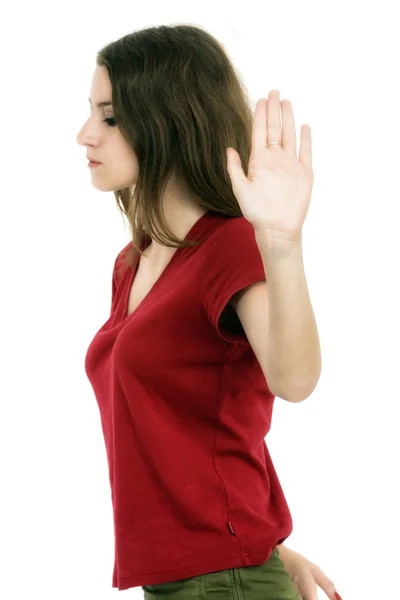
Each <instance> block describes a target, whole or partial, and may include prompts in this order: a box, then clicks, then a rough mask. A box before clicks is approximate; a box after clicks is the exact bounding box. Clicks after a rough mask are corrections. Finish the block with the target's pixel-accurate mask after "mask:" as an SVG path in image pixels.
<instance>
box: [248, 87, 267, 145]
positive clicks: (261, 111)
mask: <svg viewBox="0 0 400 600" xmlns="http://www.w3.org/2000/svg"><path fill="white" fill-rule="evenodd" d="M267 106H268V100H266V98H260V100H258V102H257V104H256V108H255V110H254V116H253V132H252V140H251V144H252V149H254V150H264V149H265V146H266V145H267Z"/></svg>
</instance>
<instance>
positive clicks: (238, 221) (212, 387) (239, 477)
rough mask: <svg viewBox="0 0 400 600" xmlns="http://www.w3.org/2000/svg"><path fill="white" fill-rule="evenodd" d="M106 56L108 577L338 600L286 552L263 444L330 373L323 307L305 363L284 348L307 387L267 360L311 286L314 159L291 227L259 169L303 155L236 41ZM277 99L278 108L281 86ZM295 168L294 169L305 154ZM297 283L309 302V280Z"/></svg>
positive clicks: (98, 120)
mask: <svg viewBox="0 0 400 600" xmlns="http://www.w3.org/2000/svg"><path fill="white" fill-rule="evenodd" d="M96 62H97V65H96V69H95V72H94V74H93V80H92V88H91V98H90V99H89V102H90V108H91V114H90V117H89V119H88V121H87V122H86V123H85V125H84V127H83V128H82V129H81V131H80V132H79V134H78V137H77V142H78V143H79V144H81V145H84V146H85V147H86V148H87V157H88V158H89V160H90V161H91V162H90V163H89V167H90V169H91V177H92V184H93V186H94V187H95V188H96V189H98V190H100V191H113V192H114V195H115V198H116V201H117V206H118V207H119V208H120V210H121V212H122V214H124V215H125V216H126V218H127V220H128V222H129V225H130V232H131V241H130V242H129V244H128V245H127V246H126V247H125V248H123V249H122V250H121V252H119V254H118V256H117V257H116V260H115V264H114V270H113V275H112V303H111V311H110V317H109V319H108V321H106V323H105V324H104V325H103V326H102V327H101V329H100V330H99V331H98V332H97V333H96V335H95V337H94V338H93V340H92V342H91V344H90V346H89V348H88V351H87V355H86V360H85V368H86V372H87V375H88V378H89V380H90V382H91V384H92V386H93V390H94V393H95V396H96V399H97V402H98V405H99V410H100V415H101V423H102V429H103V434H104V439H105V444H106V449H107V457H108V464H109V473H110V484H111V493H112V503H113V510H114V531H115V562H114V572H113V579H112V586H113V587H115V588H118V589H119V590H124V589H128V588H131V587H135V586H142V588H143V590H144V594H145V599H150V598H158V597H161V596H162V595H164V597H166V596H167V595H168V598H171V599H172V598H174V599H176V600H178V599H184V600H188V599H190V598H204V599H205V598H207V599H208V600H213V599H214V598H215V599H217V598H218V600H222V599H223V598H227V599H228V598H231V597H239V598H241V597H243V595H244V594H245V597H246V600H258V599H261V598H262V599H263V600H268V599H271V600H272V599H274V600H294V599H295V598H296V599H298V598H304V599H305V600H315V599H316V598H317V596H316V593H317V585H318V586H319V587H321V588H322V589H323V590H324V591H325V593H326V594H327V595H328V597H329V598H331V599H332V600H333V599H334V598H338V597H339V596H338V595H335V587H334V585H333V583H332V582H331V581H330V580H329V579H328V578H327V577H326V576H325V575H324V574H323V573H322V571H321V570H320V569H319V568H318V567H317V566H316V565H315V564H314V563H312V562H310V561H308V560H307V559H306V558H304V557H303V556H301V555H300V554H298V553H296V552H294V551H293V550H290V549H289V548H287V547H286V546H284V545H283V542H284V541H285V540H286V539H287V537H288V536H289V535H290V533H291V532H292V519H291V515H290V511H289V508H288V506H287V503H286V500H285V497H284V494H283V491H282V488H281V486H280V483H279V480H278V477H277V475H276V472H275V469H274V466H273V463H272V460H271V458H270V455H269V452H268V448H267V446H266V444H265V439H264V438H265V436H266V434H267V433H268V431H269V429H270V423H271V418H272V408H273V402H274V399H275V396H277V395H278V396H280V397H281V398H284V399H286V400H287V401H290V402H298V401H301V400H303V399H305V398H306V397H307V396H308V395H309V394H310V393H311V391H312V389H313V388H314V387H315V385H316V383H317V381H318V378H319V372H320V363H319V360H320V357H319V351H320V350H319V343H318V333H317V330H316V325H315V321H313V319H312V317H313V315H312V308H311V305H310V304H309V303H308V304H307V303H306V302H305V301H304V314H306V317H304V318H305V320H307V327H308V330H307V335H308V339H307V342H308V347H309V348H312V350H309V351H308V352H307V353H303V354H304V357H303V356H302V355H300V354H299V358H298V361H299V362H298V363H297V362H295V361H293V356H294V354H290V355H289V354H288V353H289V349H288V347H285V355H286V356H290V358H291V359H292V364H296V365H297V364H299V366H298V370H299V372H302V373H304V372H307V373H310V375H309V377H308V378H307V380H306V381H305V382H304V383H303V382H302V385H300V384H298V383H297V382H298V381H299V379H298V377H297V376H296V377H295V375H296V374H295V373H292V372H290V373H288V375H290V377H289V376H286V371H284V370H283V366H284V365H283V362H282V363H280V362H279V360H282V356H283V354H280V353H279V352H278V345H277V344H275V346H274V347H275V350H276V351H275V352H274V355H273V359H274V362H271V361H270V357H269V354H268V352H267V350H268V347H269V346H268V344H267V341H268V340H269V341H270V343H271V345H273V342H274V341H275V340H274V339H273V338H272V328H270V327H269V323H268V316H269V314H270V311H269V308H268V306H269V305H268V302H271V303H272V300H273V299H274V296H275V295H276V292H275V291H274V290H275V289H276V288H277V286H278V285H279V280H281V281H282V277H283V275H282V273H283V270H285V269H286V271H285V272H286V276H290V277H291V278H292V279H291V281H292V280H293V279H296V276H297V278H298V280H299V281H300V280H301V273H300V277H299V275H298V272H299V267H298V265H299V264H300V259H301V252H300V251H301V245H300V243H301V237H300V234H301V225H302V222H301V219H303V220H304V217H305V212H306V211H305V208H306V206H305V205H306V203H307V201H309V197H308V196H310V195H311V187H312V169H311V166H310V164H308V165H306V160H307V159H306V158H304V163H303V166H304V173H305V177H303V175H302V174H301V176H300V177H298V178H297V188H296V190H295V191H296V194H297V195H296V194H294V191H293V190H294V188H293V186H292V188H291V193H292V195H291V196H290V199H291V201H292V202H293V201H294V200H293V198H295V199H296V204H295V206H293V207H292V209H291V212H290V217H291V220H289V219H287V220H286V221H285V218H286V217H285V215H287V211H286V213H285V212H284V213H282V214H280V213H279V210H281V208H282V206H286V205H285V204H284V201H283V200H282V202H281V203H280V205H279V207H278V208H279V210H278V211H277V212H275V213H274V211H273V210H272V204H271V200H270V199H268V198H267V196H266V195H265V191H266V190H270V189H271V188H272V184H273V182H272V180H271V181H267V180H265V179H263V177H265V173H266V172H267V169H264V168H261V169H260V166H261V167H263V165H262V160H264V159H265V158H266V157H268V160H270V158H269V157H270V156H272V154H271V155H270V154H265V153H264V152H267V153H271V150H270V148H272V152H274V153H275V154H274V160H275V158H276V160H277V161H279V160H281V157H283V158H284V160H287V157H289V152H288V148H284V146H283V143H282V133H281V132H280V137H278V138H277V139H276V140H272V139H271V138H269V139H266V133H267V132H266V120H265V117H266V113H265V111H266V107H267V105H266V103H265V101H262V102H259V103H258V104H257V107H256V111H255V115H254V118H253V114H252V111H251V109H250V106H249V101H248V97H247V94H246V92H245V89H244V86H243V85H242V84H241V83H240V79H239V77H238V75H237V73H236V71H235V69H234V68H233V66H232V64H231V62H230V61H229V59H228V56H227V54H226V52H225V50H224V49H223V47H222V46H221V44H219V43H218V42H217V41H216V40H215V39H214V38H213V37H212V36H211V35H210V34H208V33H207V32H206V31H204V30H202V29H200V28H198V27H193V26H188V25H177V26H173V27H171V26H161V27H152V28H148V29H144V30H141V31H137V32H135V33H133V34H130V35H127V36H125V37H123V38H122V39H119V40H117V41H116V42H113V43H111V44H109V45H107V46H106V47H105V48H103V49H102V50H101V51H100V52H99V53H98V55H97V61H96ZM268 102H269V103H270V107H269V108H268V110H274V111H275V113H274V115H275V116H276V110H277V109H279V96H277V94H276V92H275V91H274V92H273V93H271V95H270V97H269V100H268ZM288 108H289V107H288V105H286V119H288V116H289V117H290V115H289V113H288V112H287V111H288ZM286 122H287V123H288V122H289V121H288V120H286ZM292 125H293V121H292ZM263 136H264V137H263ZM264 141H266V142H268V144H269V145H268V146H267V145H266V143H264ZM233 147H235V148H236V149H237V153H236V152H235V151H234V150H229V154H228V163H227V154H226V150H227V148H233ZM267 148H268V149H267ZM304 148H305V145H304ZM284 151H286V152H287V153H286V154H285V155H281V154H277V152H284ZM304 156H305V153H304ZM310 156H311V155H310V153H309V154H308V160H310ZM255 159H257V160H258V159H260V160H261V162H260V163H257V160H255ZM290 160H291V162H290V165H291V169H292V170H291V171H290V173H289V174H290V175H291V174H292V173H293V172H294V168H297V169H299V164H298V163H297V162H296V163H295V162H293V148H291V155H290ZM296 160H297V159H296ZM241 164H243V165H249V178H250V176H252V179H247V178H246V176H245V174H244V173H243V170H242V169H241ZM285 164H286V167H287V164H289V163H288V162H287V163H285ZM285 164H284V166H285ZM293 165H295V167H294V166H293ZM300 168H301V169H303V167H300ZM259 173H261V175H262V177H261V179H257V177H258V175H257V174H259ZM299 173H300V171H299ZM250 183H251V186H250ZM266 183H268V184H270V185H266ZM300 192H301V193H300ZM275 194H276V189H275ZM282 215H283V216H282ZM272 216H273V217H274V218H276V220H275V221H274V222H273V223H272V221H270V220H269V219H270V218H271V217H272ZM282 265H286V267H283V266H282ZM296 269H297V271H296ZM289 272H290V273H289ZM268 280H269V281H268ZM267 281H268V283H267ZM296 285H298V286H299V287H298V289H297V290H296V291H297V292H298V293H299V294H300V293H302V294H303V296H304V297H305V287H304V286H305V280H304V279H302V280H301V282H300V283H297V284H296ZM301 285H302V286H303V287H302V289H300V286H301ZM273 286H275V287H273ZM297 301H299V297H297ZM271 308H272V304H271ZM276 318H278V315H277V316H276ZM310 340H311V342H312V343H311V342H310ZM299 350H302V349H301V348H295V349H293V350H292V352H294V351H298V352H299ZM278 359H279V360H278ZM278 365H279V366H281V367H282V373H285V377H282V376H280V377H279V376H278V368H277V366H278ZM286 368H287V367H286ZM279 372H280V371H279ZM292 375H293V376H292ZM292 382H293V383H292Z"/></svg>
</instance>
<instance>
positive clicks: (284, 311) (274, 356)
mask: <svg viewBox="0 0 400 600" xmlns="http://www.w3.org/2000/svg"><path fill="white" fill-rule="evenodd" d="M256 241H257V244H258V247H259V250H260V254H261V258H262V261H263V265H264V270H265V276H266V281H267V286H268V303H269V333H268V368H267V375H268V373H270V374H271V375H270V377H271V379H270V380H271V381H274V382H278V386H277V387H278V389H281V390H282V392H283V393H284V394H286V395H287V396H289V395H290V396H292V397H298V399H299V400H302V399H304V398H305V397H307V396H309V395H310V394H311V393H312V391H313V389H314V388H315V386H316V385H317V383H318V380H319V377H320V374H321V349H320V343H319V335H318V330H317V324H316V320H315V316H314V311H313V308H312V305H311V301H310V296H309V293H308V286H307V281H306V277H305V272H304V263H303V251H302V241H301V238H300V239H299V240H298V241H295V242H286V241H285V242H283V241H279V240H277V239H276V238H272V237H271V236H270V235H269V234H268V233H264V232H256ZM267 380H268V377H267Z"/></svg>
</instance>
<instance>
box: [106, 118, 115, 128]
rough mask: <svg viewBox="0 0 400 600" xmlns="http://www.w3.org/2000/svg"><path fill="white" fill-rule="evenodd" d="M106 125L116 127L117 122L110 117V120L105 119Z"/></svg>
mask: <svg viewBox="0 0 400 600" xmlns="http://www.w3.org/2000/svg"><path fill="white" fill-rule="evenodd" d="M104 123H107V125H109V126H110V127H115V126H116V124H117V122H116V120H115V118H114V117H109V118H108V119H104Z"/></svg>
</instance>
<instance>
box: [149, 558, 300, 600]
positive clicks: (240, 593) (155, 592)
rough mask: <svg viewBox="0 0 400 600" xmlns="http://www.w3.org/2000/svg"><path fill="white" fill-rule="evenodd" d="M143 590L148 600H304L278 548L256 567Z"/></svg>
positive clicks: (157, 585) (172, 582)
mask: <svg viewBox="0 0 400 600" xmlns="http://www.w3.org/2000/svg"><path fill="white" fill-rule="evenodd" d="M142 589H143V590H144V600H155V599H157V600H158V599H160V600H302V597H301V596H300V595H299V594H298V593H297V592H296V590H295V588H294V587H293V583H292V580H291V578H290V575H289V573H288V572H287V571H286V569H285V565H284V564H283V562H282V560H281V559H280V558H279V551H278V549H277V548H275V549H274V551H273V552H272V555H271V557H270V558H269V559H268V560H267V561H266V562H265V563H263V564H262V565H258V566H256V567H238V568H236V569H225V570H224V571H216V572H215V573H206V574H205V575H198V576H197V577H190V578H189V579H180V580H179V581H171V582H169V583H160V584H156V585H144V586H142Z"/></svg>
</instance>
